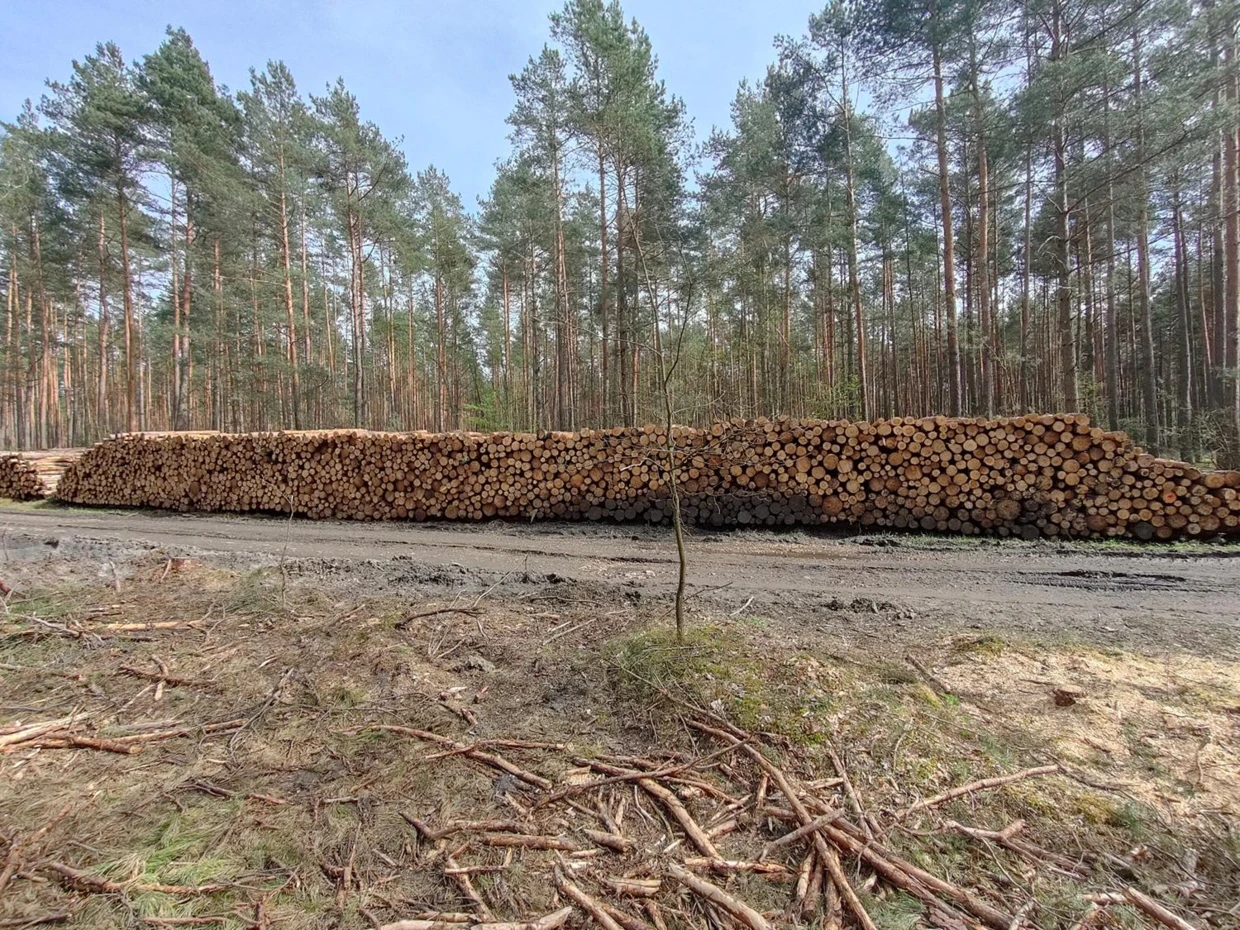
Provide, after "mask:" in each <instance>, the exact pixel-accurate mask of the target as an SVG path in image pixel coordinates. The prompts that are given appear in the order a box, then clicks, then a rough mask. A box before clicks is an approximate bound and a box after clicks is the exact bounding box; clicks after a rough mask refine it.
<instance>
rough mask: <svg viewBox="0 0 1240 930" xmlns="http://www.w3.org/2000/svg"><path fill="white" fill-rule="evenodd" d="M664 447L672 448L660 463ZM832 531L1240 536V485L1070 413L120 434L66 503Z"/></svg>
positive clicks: (92, 460)
mask: <svg viewBox="0 0 1240 930" xmlns="http://www.w3.org/2000/svg"><path fill="white" fill-rule="evenodd" d="M669 449H671V450H674V451H669ZM670 462H674V468H675V474H676V482H677V489H678V491H679V497H680V503H681V507H682V514H683V515H684V516H685V518H686V519H687V520H689V521H691V522H694V523H698V524H703V525H710V526H758V525H767V526H774V525H794V524H805V525H816V524H842V525H861V526H865V527H890V528H900V529H920V530H926V531H938V532H954V533H964V534H976V533H987V534H994V535H1000V536H1009V535H1017V536H1022V537H1025V538H1034V537H1037V536H1040V535H1045V536H1067V537H1089V536H1132V537H1136V538H1139V539H1153V538H1158V539H1170V538H1173V537H1178V536H1181V535H1188V536H1211V535H1215V534H1219V533H1225V534H1233V533H1237V532H1240V472H1231V471H1213V472H1202V471H1200V470H1198V469H1196V468H1194V467H1193V466H1191V465H1188V464H1186V463H1183V462H1173V461H1167V460H1163V459H1158V458H1155V457H1154V456H1152V455H1148V454H1146V453H1144V452H1142V450H1141V449H1139V448H1137V447H1136V446H1135V445H1134V444H1133V443H1132V442H1131V441H1130V440H1129V439H1128V437H1127V436H1125V435H1124V434H1122V433H1110V432H1106V431H1104V430H1101V429H1098V428H1097V427H1094V426H1091V425H1090V422H1089V419H1088V418H1087V417H1085V416H1083V415H1079V414H1075V415H1074V414H1069V415H1055V416H1052V415H1046V416H1028V417H1012V418H1006V419H996V420H982V419H948V418H945V417H935V418H923V419H912V418H896V419H891V420H880V421H876V422H870V423H854V422H848V421H843V420H795V419H790V418H780V419H776V420H765V419H762V420H730V421H724V422H719V423H715V424H714V425H713V426H710V427H707V428H704V429H693V428H689V427H675V428H674V429H673V431H672V435H671V436H670V437H669V436H668V435H667V434H666V431H665V430H663V429H661V428H659V427H654V426H647V427H640V428H629V429H607V430H584V431H582V432H578V433H559V432H553V433H539V434H533V433H488V434H483V433H444V434H432V433H424V432H420V433H374V432H365V431H352V430H343V431H324V432H280V433H249V434H223V433H164V434H145V435H141V434H130V435H122V436H117V437H114V438H113V439H110V440H107V441H105V442H103V443H100V444H99V445H97V446H95V447H94V448H93V449H91V450H90V451H88V452H87V453H86V454H85V455H84V456H83V457H82V458H80V459H79V460H78V461H77V462H75V463H74V464H73V465H71V466H70V467H69V469H68V470H67V472H66V473H65V475H64V478H63V479H62V482H61V485H60V488H59V490H58V493H57V496H58V498H59V499H61V500H64V501H68V502H73V503H80V504H99V505H111V506H118V505H119V506H137V507H157V508H166V509H174V510H198V511H231V512H244V511H270V512H280V513H289V512H290V511H291V512H293V513H296V514H300V515H303V516H307V517H312V518H337V519H360V520H388V519H399V520H405V519H408V520H427V519H447V520H482V519H487V518H492V517H501V518H518V519H522V520H531V519H588V520H601V519H607V520H616V521H625V520H646V521H650V522H662V521H664V520H667V519H668V518H669V517H670V516H671V513H672V506H673V505H672V498H671V494H670V488H669V475H670V474H671V470H670V469H669V463H670Z"/></svg>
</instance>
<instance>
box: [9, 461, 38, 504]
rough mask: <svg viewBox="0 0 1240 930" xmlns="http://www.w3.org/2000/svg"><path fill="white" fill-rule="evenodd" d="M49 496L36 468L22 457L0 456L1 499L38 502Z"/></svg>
mask: <svg viewBox="0 0 1240 930" xmlns="http://www.w3.org/2000/svg"><path fill="white" fill-rule="evenodd" d="M46 494H47V489H46V486H45V485H44V483H43V480H42V478H40V477H39V472H38V470H37V469H36V468H35V466H34V465H33V464H32V463H31V462H29V461H27V460H26V459H25V458H23V457H22V456H20V455H16V454H0V497H6V498H9V499H10V500H17V501H28V500H37V499H38V498H41V497H45V496H46Z"/></svg>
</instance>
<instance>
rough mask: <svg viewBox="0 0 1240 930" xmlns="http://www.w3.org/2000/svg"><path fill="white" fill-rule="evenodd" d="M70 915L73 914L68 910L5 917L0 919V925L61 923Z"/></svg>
mask: <svg viewBox="0 0 1240 930" xmlns="http://www.w3.org/2000/svg"><path fill="white" fill-rule="evenodd" d="M72 917H73V914H72V912H70V911H56V912H55V913H52V914H37V915H36V916H34V917H5V918H3V919H0V927H40V926H43V925H44V924H63V923H64V922H65V921H66V920H69V919H70V918H72Z"/></svg>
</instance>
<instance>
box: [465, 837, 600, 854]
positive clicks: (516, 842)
mask: <svg viewBox="0 0 1240 930" xmlns="http://www.w3.org/2000/svg"><path fill="white" fill-rule="evenodd" d="M482 842H483V843H485V844H486V845H488V846H507V847H513V846H515V847H519V848H522V849H558V850H561V851H563V852H576V851H577V850H578V849H579V848H580V847H579V846H578V845H577V844H576V843H574V842H572V841H570V840H565V839H561V838H560V837H558V836H523V835H521V834H514V833H496V834H492V835H488V836H484V837H483V838H482Z"/></svg>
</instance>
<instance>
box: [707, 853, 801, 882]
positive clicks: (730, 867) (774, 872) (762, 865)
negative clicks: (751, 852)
mask: <svg viewBox="0 0 1240 930" xmlns="http://www.w3.org/2000/svg"><path fill="white" fill-rule="evenodd" d="M685 866H686V867H687V868H690V869H696V870H698V871H707V872H720V873H723V874H727V873H729V872H755V873H757V874H759V875H767V876H772V877H774V878H775V879H777V880H782V881H792V879H793V876H794V874H795V873H794V872H792V871H791V870H790V869H789V868H788V867H787V866H786V865H784V864H782V863H779V862H763V861H761V860H755V861H753V862H747V861H740V860H736V859H708V858H705V857H697V858H689V859H686V860H685Z"/></svg>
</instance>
